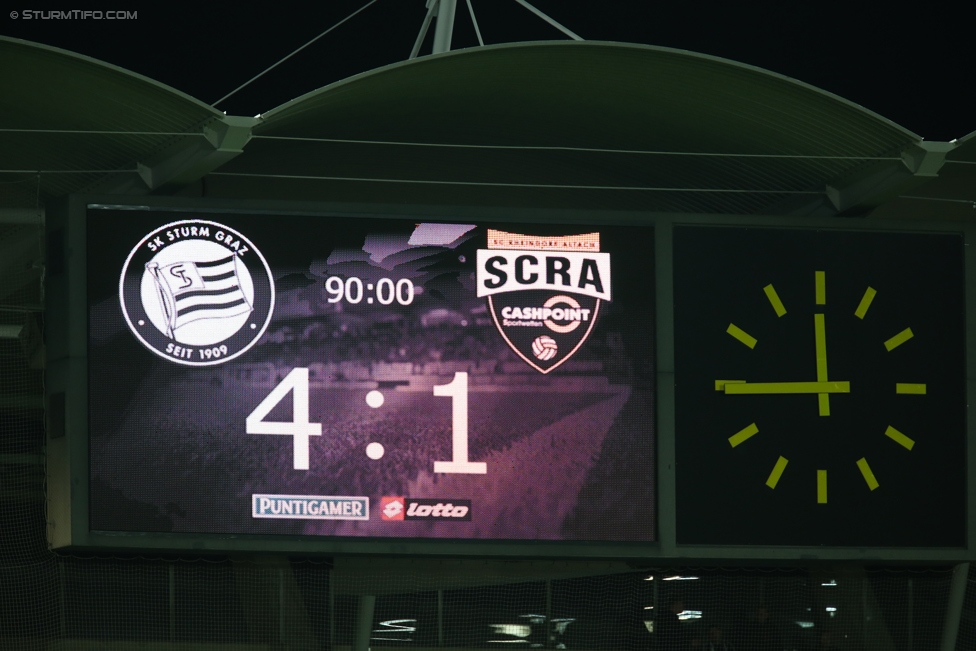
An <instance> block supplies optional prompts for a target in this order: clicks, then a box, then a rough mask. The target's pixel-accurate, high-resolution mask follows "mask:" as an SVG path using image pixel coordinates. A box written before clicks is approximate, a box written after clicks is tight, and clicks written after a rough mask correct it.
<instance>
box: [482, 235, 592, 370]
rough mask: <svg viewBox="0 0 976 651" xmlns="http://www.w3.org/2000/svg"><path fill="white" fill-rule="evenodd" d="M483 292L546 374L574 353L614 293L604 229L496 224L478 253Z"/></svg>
mask: <svg viewBox="0 0 976 651" xmlns="http://www.w3.org/2000/svg"><path fill="white" fill-rule="evenodd" d="M477 280H478V296H479V297H482V296H485V297H487V298H488V310H489V311H490V312H491V316H492V319H494V321H495V326H497V328H498V332H500V333H501V335H502V338H503V339H505V341H506V342H507V343H508V345H509V346H511V348H512V350H514V351H515V352H516V353H517V354H518V356H519V357H521V358H522V359H523V360H525V362H526V363H527V364H529V366H531V367H532V368H534V369H536V370H537V371H539V372H540V373H543V374H545V373H549V372H550V371H552V370H553V369H555V368H557V367H558V366H559V365H560V364H562V363H563V362H565V361H566V360H568V359H569V358H570V357H572V356H573V355H574V354H575V353H576V351H578V350H579V349H580V347H581V346H582V345H583V342H585V341H586V339H587V337H589V336H590V333H591V332H592V331H593V326H594V325H595V324H596V319H597V316H598V315H599V312H600V303H601V301H609V300H611V298H610V254H609V253H601V252H600V234H599V233H586V234H582V235H560V236H536V235H521V234H518V233H506V232H504V231H497V230H494V229H488V248H487V249H479V250H478V276H477Z"/></svg>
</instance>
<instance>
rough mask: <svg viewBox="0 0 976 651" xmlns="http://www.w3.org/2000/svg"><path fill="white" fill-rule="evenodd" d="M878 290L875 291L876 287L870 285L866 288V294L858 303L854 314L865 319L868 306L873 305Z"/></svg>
mask: <svg viewBox="0 0 976 651" xmlns="http://www.w3.org/2000/svg"><path fill="white" fill-rule="evenodd" d="M877 293H878V292H877V291H875V289H874V287H870V286H869V287H868V288H867V289H866V290H864V296H862V297H861V302H860V303H858V304H857V309H856V310H854V316H856V317H857V318H859V319H863V318H864V315H866V314H867V313H868V308H869V307H871V301H873V300H874V297H875V295H876V294H877Z"/></svg>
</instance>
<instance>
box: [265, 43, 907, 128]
mask: <svg viewBox="0 0 976 651" xmlns="http://www.w3.org/2000/svg"><path fill="white" fill-rule="evenodd" d="M537 47H538V48H542V47H546V48H563V47H572V48H587V47H591V48H592V47H598V48H619V49H632V50H644V51H651V52H659V53H662V54H671V55H679V56H685V57H688V58H692V59H698V60H701V61H707V62H711V63H716V64H721V65H727V66H729V67H732V68H736V69H738V70H744V71H747V72H752V73H756V74H759V75H764V76H766V77H769V78H771V79H775V80H777V81H782V82H786V83H788V84H792V85H794V86H796V87H797V88H800V89H803V90H806V91H812V92H814V93H817V94H819V95H821V96H823V97H825V98H827V99H830V100H833V101H835V102H838V103H839V104H842V105H844V106H846V107H848V108H851V109H854V110H856V111H858V112H859V113H861V114H863V115H864V116H866V117H869V118H872V119H874V120H877V121H880V122H883V123H885V124H887V125H889V126H890V127H892V128H894V129H897V130H899V131H901V132H902V133H904V134H905V135H906V136H907V137H909V138H911V139H913V140H916V141H920V140H922V136H920V135H918V134H917V133H915V132H913V131H911V130H909V129H907V128H905V127H903V126H901V125H900V124H898V123H896V122H894V121H893V120H890V119H888V118H886V117H884V116H883V115H880V114H879V113H876V112H874V111H872V110H870V109H868V108H865V107H863V106H861V105H860V104H857V103H856V102H852V101H851V100H848V99H845V98H843V97H841V96H839V95H836V94H834V93H831V92H830V91H826V90H823V89H822V88H818V87H817V86H813V85H811V84H808V83H806V82H803V81H799V80H797V79H794V78H792V77H788V76H786V75H783V74H780V73H778V72H772V71H770V70H766V69H765V68H760V67H758V66H753V65H750V64H747V63H741V62H738V61H733V60H732V59H725V58H723V57H718V56H714V55H711V54H702V53H700V52H692V51H691V50H682V49H677V48H670V47H663V46H658V45H645V44H641V43H622V42H616V41H527V42H519V43H499V44H496V45H485V46H478V47H471V48H464V49H461V50H451V51H450V52H443V53H440V54H432V55H427V56H423V57H417V58H416V59H408V60H406V61H398V62H396V63H391V64H389V65H386V66H382V67H379V68H374V69H372V70H367V71H365V72H361V73H359V74H357V75H353V76H351V77H346V78H345V79H340V80H339V81H336V82H333V83H331V84H328V85H326V86H322V87H321V88H317V89H315V90H313V91H309V92H308V93H305V94H304V95H300V96H298V97H296V98H295V99H293V100H290V101H288V102H285V103H284V104H281V105H279V106H276V107H275V108H273V109H270V110H269V111H267V112H264V113H261V119H262V121H265V122H269V121H274V120H275V118H276V117H277V116H278V115H280V114H283V113H285V112H287V110H288V109H290V108H293V107H295V106H298V105H300V104H303V103H305V102H308V101H311V100H312V99H314V98H316V97H319V96H321V95H325V94H327V93H330V92H333V91H335V90H337V89H340V88H342V87H344V86H346V85H349V84H352V83H355V82H357V81H361V80H362V79H366V78H368V77H371V76H375V75H381V74H386V73H388V72H391V71H393V70H397V69H399V68H404V67H407V66H416V65H423V64H425V63H427V62H429V61H431V60H435V59H444V58H447V57H458V56H470V55H472V54H476V53H484V52H487V51H493V50H495V51H497V50H510V49H517V48H537Z"/></svg>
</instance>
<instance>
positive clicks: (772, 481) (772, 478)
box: [766, 457, 789, 488]
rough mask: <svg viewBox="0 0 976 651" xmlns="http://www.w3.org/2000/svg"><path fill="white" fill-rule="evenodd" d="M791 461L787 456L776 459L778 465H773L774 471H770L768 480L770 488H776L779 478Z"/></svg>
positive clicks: (767, 483)
mask: <svg viewBox="0 0 976 651" xmlns="http://www.w3.org/2000/svg"><path fill="white" fill-rule="evenodd" d="M788 463H789V461H788V460H787V459H786V457H780V458H779V459H777V460H776V465H775V466H773V470H772V472H770V473H769V479H767V480H766V485H767V486H769V487H770V488H776V484H778V483H779V478H780V477H782V476H783V471H784V470H786V464H788Z"/></svg>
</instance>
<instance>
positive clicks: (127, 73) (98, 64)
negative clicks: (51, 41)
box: [0, 34, 224, 117]
mask: <svg viewBox="0 0 976 651" xmlns="http://www.w3.org/2000/svg"><path fill="white" fill-rule="evenodd" d="M5 43H6V44H10V45H15V46H21V47H23V48H24V49H25V50H29V49H34V50H39V51H43V52H46V53H49V54H54V55H57V56H61V57H64V58H65V59H68V60H75V61H78V62H79V63H83V64H84V65H89V66H92V67H94V68H98V69H102V70H109V71H111V72H113V73H116V74H118V75H120V76H121V77H124V78H128V79H131V80H132V81H135V82H139V83H143V84H147V85H149V86H152V87H153V88H155V89H157V90H160V91H163V92H165V93H169V94H170V95H173V96H174V97H178V98H180V99H182V100H185V101H187V102H190V103H191V104H194V105H196V106H197V107H198V108H202V109H205V110H207V111H209V112H211V113H212V114H213V115H214V116H215V117H216V116H221V117H223V115H224V112H223V111H219V110H217V109H215V108H214V107H212V106H210V105H209V104H206V103H204V102H203V101H201V100H199V99H197V98H195V97H193V96H192V95H187V94H186V93H184V92H183V91H181V90H177V89H176V88H173V87H172V86H168V85H166V84H164V83H162V82H159V81H156V80H155V79H152V78H150V77H146V76H145V75H141V74H139V73H138V72H132V71H131V70H127V69H125V68H122V67H120V66H117V65H114V64H111V63H106V62H105V61H101V60H99V59H95V58H94V57H90V56H86V55H84V54H78V53H77V52H72V51H70V50H63V49H61V48H59V47H54V46H53V45H45V44H44V43H37V42H35V41H28V40H25V39H21V38H13V37H10V36H3V35H2V34H0V46H2V45H3V44H5Z"/></svg>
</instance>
